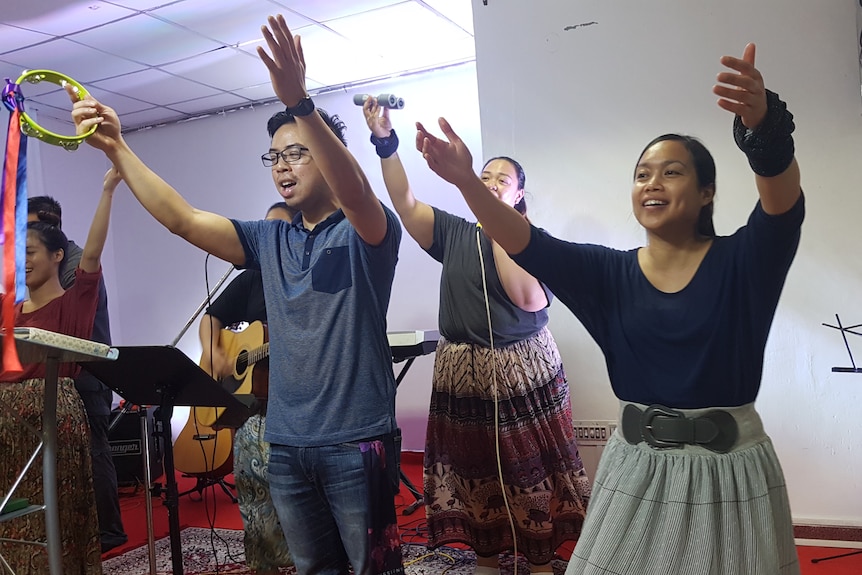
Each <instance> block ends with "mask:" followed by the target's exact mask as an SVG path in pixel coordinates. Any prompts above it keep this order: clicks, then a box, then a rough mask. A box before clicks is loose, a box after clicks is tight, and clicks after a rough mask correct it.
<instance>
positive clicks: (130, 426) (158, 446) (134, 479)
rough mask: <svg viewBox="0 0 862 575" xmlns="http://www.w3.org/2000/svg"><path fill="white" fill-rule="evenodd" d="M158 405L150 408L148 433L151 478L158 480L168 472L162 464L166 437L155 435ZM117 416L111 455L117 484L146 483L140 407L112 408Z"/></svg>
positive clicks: (111, 434)
mask: <svg viewBox="0 0 862 575" xmlns="http://www.w3.org/2000/svg"><path fill="white" fill-rule="evenodd" d="M154 411H155V409H154V408H150V409H148V410H147V429H148V431H147V433H148V434H149V437H148V441H149V447H150V454H149V455H150V479H151V480H154V479H157V478H159V477H161V476H162V475H164V472H165V471H164V466H163V464H162V454H163V453H164V450H163V449H162V439H161V438H158V439H156V438H155V437H153V412H154ZM117 417H119V420H118V421H117V423H116V425H115V426H114V428H113V429H112V430H111V431H110V432H109V433H108V442H109V443H110V445H111V457H112V459H113V460H114V467H115V468H116V469H117V484H118V485H119V486H121V487H128V486H132V485H138V484H143V483H144V460H143V457H142V456H141V451H142V449H143V441H142V440H141V415H140V413H139V412H137V411H129V412H127V413H122V412H121V411H120V409H119V408H118V409H115V410H114V411H113V412H111V421H112V422H113V421H114V420H115V419H116V418H117Z"/></svg>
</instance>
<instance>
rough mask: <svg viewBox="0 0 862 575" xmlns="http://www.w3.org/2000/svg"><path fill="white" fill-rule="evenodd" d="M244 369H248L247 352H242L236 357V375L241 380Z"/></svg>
mask: <svg viewBox="0 0 862 575" xmlns="http://www.w3.org/2000/svg"><path fill="white" fill-rule="evenodd" d="M246 369H248V351H245V350H243V351H241V352H239V354H237V356H236V374H237V375H238V376H239V377H240V378H242V377H243V374H244V373H245V370H246Z"/></svg>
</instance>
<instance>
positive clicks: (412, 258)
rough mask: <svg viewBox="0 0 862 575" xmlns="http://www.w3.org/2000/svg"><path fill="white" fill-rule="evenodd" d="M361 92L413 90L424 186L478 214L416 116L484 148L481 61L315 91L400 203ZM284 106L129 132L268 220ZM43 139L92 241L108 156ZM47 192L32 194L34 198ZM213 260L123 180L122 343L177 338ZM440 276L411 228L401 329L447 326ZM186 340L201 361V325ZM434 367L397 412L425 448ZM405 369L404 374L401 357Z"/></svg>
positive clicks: (68, 217)
mask: <svg viewBox="0 0 862 575" xmlns="http://www.w3.org/2000/svg"><path fill="white" fill-rule="evenodd" d="M361 92H371V93H373V94H375V95H376V94H380V93H385V92H393V93H396V94H397V95H398V96H401V97H403V98H404V99H405V101H406V106H405V108H404V109H403V110H400V111H395V112H393V113H392V121H393V124H394V126H395V129H396V131H397V132H398V134H399V136H400V139H401V147H400V156H401V157H402V160H403V162H404V164H405V166H406V169H407V173H408V175H409V177H410V180H411V184H412V186H413V188H414V190H415V193H416V195H417V196H418V197H420V198H421V199H423V200H425V201H428V202H429V203H432V204H435V205H437V206H439V207H441V208H443V209H446V210H448V211H451V212H453V213H458V214H461V215H468V214H469V212H468V211H467V209H466V206H465V204H464V202H463V200H462V199H461V196H460V195H459V194H458V193H457V191H456V190H455V189H454V188H452V187H451V186H449V185H448V184H446V183H445V182H443V181H442V180H440V179H439V178H438V177H437V176H435V175H434V174H433V173H431V171H430V170H429V169H428V168H427V166H426V165H425V164H424V162H423V161H422V159H421V156H420V155H419V153H418V152H416V150H415V148H414V137H415V133H416V132H415V128H414V122H416V121H421V122H423V123H425V124H426V125H434V126H436V121H437V117H438V115H445V116H447V117H448V118H450V119H451V120H452V121H453V122H455V123H457V124H458V125H460V126H464V129H463V130H462V131H463V134H462V135H463V137H464V139H465V140H466V141H467V142H468V143H469V144H470V145H471V147H473V148H474V149H477V150H478V149H479V148H480V145H481V143H480V139H479V126H478V116H479V110H478V94H477V88H476V69H475V65H473V64H466V65H461V66H458V67H454V68H449V69H446V70H440V71H437V72H430V73H425V74H422V75H418V76H412V77H405V78H401V79H396V80H392V81H389V82H385V83H380V84H376V85H373V86H366V87H365V88H363V89H361V90H360V89H357V90H351V91H350V92H349V93H344V92H338V93H330V94H326V95H321V96H318V97H316V98H315V102H316V103H317V105H318V106H319V107H322V108H325V109H326V110H327V111H329V112H330V113H336V114H338V115H339V116H340V117H341V119H342V120H344V121H345V123H346V124H347V126H348V129H347V139H348V145H349V148H350V150H351V151H352V152H353V153H354V155H355V156H356V157H357V158H358V160H359V161H360V163H361V164H362V166H363V167H364V168H365V171H366V174H367V175H368V178H369V180H370V181H371V183H372V185H373V187H374V189H375V190H376V191H377V193H378V195H379V196H380V197H381V199H382V200H383V201H384V202H385V203H386V204H387V205H389V206H390V207H391V202H390V201H389V198H388V197H387V196H386V189H385V187H384V185H383V181H382V177H381V175H380V161H379V159H378V158H377V156H376V155H375V152H374V147H373V146H372V145H371V143H370V142H369V141H368V137H369V134H370V132H369V131H368V128H367V127H366V125H365V119H364V117H363V115H362V110H361V108H360V107H358V106H355V105H353V101H352V99H353V94H354V93H361ZM105 103H106V104H108V105H110V102H105ZM281 109H283V106H280V105H270V106H262V107H257V108H256V109H254V110H245V111H237V112H233V113H229V114H226V115H223V116H214V117H209V118H204V119H199V120H195V121H190V122H185V123H182V124H175V125H170V126H165V127H160V128H153V129H149V130H144V131H139V132H135V133H131V134H128V135H127V136H126V139H127V141H128V142H129V145H130V146H131V147H132V148H133V149H134V150H135V152H136V153H137V154H138V155H139V156H140V157H141V158H142V159H143V160H144V161H145V162H146V163H147V164H148V165H149V166H150V167H152V168H153V169H154V170H155V171H156V172H157V173H158V174H159V175H161V176H162V177H163V178H164V179H165V180H166V181H167V182H169V183H170V184H171V185H172V186H174V187H175V188H176V189H177V190H179V191H180V193H181V194H183V196H184V197H185V198H186V199H187V200H188V201H189V202H190V203H191V204H192V205H194V206H196V207H198V208H200V209H205V210H209V211H213V212H216V213H219V214H223V215H225V216H228V217H235V218H241V219H256V218H262V217H263V215H264V212H265V211H266V209H267V207H269V206H270V205H271V204H272V203H274V202H276V201H278V200H279V199H280V197H279V196H278V194H277V192H276V190H275V188H274V184H273V183H272V179H271V175H270V170H269V169H268V168H265V167H263V166H262V165H261V162H260V155H261V154H262V153H264V152H265V151H266V150H267V149H268V148H269V136H268V135H267V133H266V121H267V120H268V119H269V117H270V116H271V115H272V114H274V113H275V112H277V111H279V110H281ZM50 128H51V129H53V130H55V131H57V132H59V133H70V130H71V128H70V127H69V126H50ZM31 142H32V141H31ZM37 146H40V147H41V151H42V158H43V162H42V168H43V170H42V171H43V172H44V182H45V185H44V193H48V194H50V195H53V196H54V197H56V198H57V199H58V200H60V202H61V203H62V204H63V208H64V218H63V219H64V227H65V229H66V231H67V233H68V235H69V237H71V238H73V239H76V240H78V241H79V243H83V241H84V239H85V238H86V233H87V228H88V226H89V222H90V219H91V218H92V211H93V210H94V209H95V205H96V202H97V200H98V195H99V191H100V190H101V187H100V186H101V180H102V176H103V174H104V172H105V170H106V168H107V166H108V164H107V161H106V160H105V159H104V156H102V155H101V153H100V152H97V151H96V150H93V149H92V148H90V147H88V146H82V147H81V148H80V149H79V150H78V151H76V152H74V153H69V152H66V151H64V150H62V149H60V148H54V147H50V146H45V145H43V144H38V143H35V144H34V143H31V148H32V147H37ZM480 161H481V159H477V162H480ZM37 193H42V192H41V191H38V190H35V189H34V190H32V191H31V195H37ZM204 260H205V253H204V252H202V251H201V250H199V249H197V248H195V247H193V246H191V245H189V244H187V243H186V242H185V241H183V240H181V239H179V238H176V237H173V236H172V235H171V234H170V233H169V232H167V231H166V230H165V229H164V228H163V227H161V225H159V224H158V223H157V222H156V221H155V220H154V219H153V218H152V217H151V216H150V215H149V214H147V212H146V211H144V210H143V208H141V206H140V205H139V204H138V203H137V201H136V200H135V199H134V197H133V196H132V195H131V193H129V192H128V190H127V189H126V188H125V187H124V186H123V187H121V188H120V190H119V191H118V193H117V194H116V196H115V202H114V211H113V220H112V227H111V238H110V241H109V247H108V249H107V250H106V254H105V258H104V266H103V267H104V269H105V275H106V282H107V285H108V290H109V301H110V312H111V320H112V328H113V336H114V342H115V344H118V345H161V344H167V343H170V342H171V341H172V340H173V339H174V338H175V337H176V336H177V334H178V333H179V331H180V330H181V328H182V327H183V326H184V324H185V323H186V321H187V320H188V318H189V317H190V316H191V315H192V312H193V311H194V310H195V309H196V308H197V306H198V305H199V304H200V303H201V301H203V299H204V298H205V296H206V293H207V287H206V283H205V279H204ZM229 268H230V266H229V264H227V263H225V262H223V261H221V260H216V259H215V258H210V265H209V285H210V286H211V287H212V286H214V285H215V283H216V282H217V281H218V279H219V278H220V277H221V276H222V274H223V273H224V272H225V271H226V270H227V269H229ZM236 275H237V274H236V273H235V274H234V275H233V276H231V277H236ZM439 278H440V265H439V264H438V263H437V262H435V261H434V260H432V259H431V258H430V257H429V256H428V255H427V254H425V253H424V252H422V251H421V250H420V249H419V248H418V246H417V245H416V243H415V242H414V241H413V240H412V238H410V237H409V236H408V235H407V233H406V232H405V233H404V237H403V240H402V243H401V251H400V258H399V263H398V267H397V270H396V276H395V283H394V285H393V291H392V300H391V304H390V308H389V315H388V318H389V326H388V327H389V329H390V330H392V331H394V330H416V329H436V327H437V309H438V305H437V304H438V286H439ZM178 347H180V348H181V349H182V350H183V351H185V352H186V353H187V354H188V355H189V356H190V357H191V358H193V359H194V360H195V361H197V360H198V358H199V357H200V345H199V343H198V339H197V322H195V324H194V325H193V326H192V328H191V329H190V330H189V333H188V334H187V335H186V336H185V337H184V338H183V339H182V340H181V341H180V342H179V344H178ZM432 365H433V355H429V356H425V357H422V358H419V359H417V360H416V362H415V363H414V364H413V366H412V367H411V368H410V371H409V372H408V375H407V377H406V379H405V380H404V382H402V384H401V386H400V389H399V390H398V396H397V409H398V420H399V424H400V425H401V427H402V429H403V431H404V444H403V445H404V447H405V448H407V449H414V450H422V449H424V438H425V424H426V421H427V413H428V403H429V399H430V389H431V369H432ZM395 367H396V374H397V373H398V371H400V369H401V364H398V365H396V366H395ZM185 414H186V411H185V410H179V409H178V410H177V417H175V427H176V424H179V425H180V427H181V426H182V424H184V423H185V420H186V415H185ZM174 431H175V434H176V433H178V430H177V429H175V430H174Z"/></svg>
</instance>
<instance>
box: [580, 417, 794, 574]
mask: <svg viewBox="0 0 862 575" xmlns="http://www.w3.org/2000/svg"><path fill="white" fill-rule="evenodd" d="M626 404H627V403H621V407H620V411H621V412H622V408H623V407H624V406H625V405H626ZM635 405H638V407H640V408H642V409H644V408H645V407H646V406H643V405H639V404H635ZM722 409H724V410H725V411H728V412H729V413H731V414H732V415H733V416H734V418H735V419H736V421H737V424H738V426H739V439H738V441H737V443H736V445H735V446H734V447H733V449H732V450H731V451H730V452H728V453H725V454H717V453H713V452H712V451H709V450H707V449H705V448H703V447H699V446H692V445H686V446H684V447H683V448H681V449H668V450H657V449H654V448H652V447H650V446H649V445H647V444H646V443H643V442H641V443H639V444H637V445H631V444H629V443H627V442H626V441H625V439H623V437H622V435H621V433H620V431H619V429H618V430H617V431H616V433H614V435H613V436H612V437H611V438H610V440H609V441H608V444H607V446H606V447H605V450H604V453H603V454H602V458H601V461H600V462H599V467H598V470H597V472H596V477H595V482H594V484H593V495H592V499H591V500H590V504H589V507H588V508H587V517H586V520H585V522H584V527H583V531H582V532H581V537H580V539H579V540H578V543H577V545H576V547H575V550H574V553H573V554H572V558H571V561H570V562H569V565H568V567H567V569H566V575H611V574H613V575H620V574H627V575H652V574H656V575H658V574H661V575H668V574H673V575H798V574H799V560H798V558H797V555H796V546H795V544H794V542H793V524H792V521H791V517H790V505H789V503H788V499H787V488H786V486H785V482H784V474H783V473H782V471H781V466H780V465H779V463H778V458H777V457H776V455H775V450H774V449H773V447H772V441H771V440H770V439H769V437H768V436H767V435H766V434H765V433H764V431H763V424H762V422H761V420H760V416H759V415H758V414H757V412H756V411H755V410H754V405H753V404H748V405H744V406H742V407H735V408H722ZM679 411H682V412H683V413H685V414H686V415H687V416H688V417H696V416H697V415H699V414H701V413H703V412H705V411H709V409H688V410H679Z"/></svg>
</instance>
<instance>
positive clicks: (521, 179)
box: [482, 156, 527, 215]
mask: <svg viewBox="0 0 862 575" xmlns="http://www.w3.org/2000/svg"><path fill="white" fill-rule="evenodd" d="M494 160H504V161H506V162H509V163H510V164H512V167H513V168H515V173H516V174H517V175H518V189H519V190H523V189H524V186H525V185H526V184H527V174H526V173H525V172H524V168H523V167H521V164H519V163H518V162H517V161H515V160H513V159H512V158H510V157H509V156H495V157H493V158H491V159H490V160H488V161H487V162H485V165H484V166H482V170H483V171H484V169H485V168H487V167H488V164H490V163H491V162H493V161H494ZM514 208H515V209H516V210H518V213H520V214H521V215H524V214H526V213H527V200H526V197H525V196H521V201H519V202H518V203H517V204H515V206H514Z"/></svg>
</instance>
